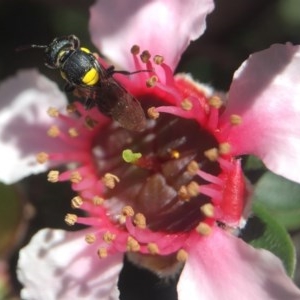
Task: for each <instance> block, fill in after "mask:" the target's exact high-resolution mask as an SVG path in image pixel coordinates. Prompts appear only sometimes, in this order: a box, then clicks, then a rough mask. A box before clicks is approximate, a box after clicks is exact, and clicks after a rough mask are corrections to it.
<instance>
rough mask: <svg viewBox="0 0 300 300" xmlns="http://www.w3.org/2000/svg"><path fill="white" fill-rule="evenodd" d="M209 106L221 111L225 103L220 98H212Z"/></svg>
mask: <svg viewBox="0 0 300 300" xmlns="http://www.w3.org/2000/svg"><path fill="white" fill-rule="evenodd" d="M208 104H209V105H210V106H212V107H214V108H216V109H219V108H220V107H221V106H222V105H223V101H222V99H221V98H220V97H219V96H212V97H211V98H210V99H208Z"/></svg>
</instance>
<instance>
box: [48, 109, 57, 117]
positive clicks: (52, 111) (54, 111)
mask: <svg viewBox="0 0 300 300" xmlns="http://www.w3.org/2000/svg"><path fill="white" fill-rule="evenodd" d="M47 114H48V115H49V116H50V117H52V118H57V117H58V116H59V111H58V109H57V108H55V107H49V108H48V110H47Z"/></svg>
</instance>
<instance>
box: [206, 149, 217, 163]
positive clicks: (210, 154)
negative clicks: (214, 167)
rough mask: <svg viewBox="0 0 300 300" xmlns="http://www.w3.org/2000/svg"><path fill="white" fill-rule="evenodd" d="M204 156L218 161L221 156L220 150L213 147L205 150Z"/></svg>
mask: <svg viewBox="0 0 300 300" xmlns="http://www.w3.org/2000/svg"><path fill="white" fill-rule="evenodd" d="M204 156H205V157H206V158H208V159H209V160H210V161H216V160H217V159H218V158H219V151H218V149H217V148H211V149H208V150H206V151H204Z"/></svg>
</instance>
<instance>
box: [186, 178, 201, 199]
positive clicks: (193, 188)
mask: <svg viewBox="0 0 300 300" xmlns="http://www.w3.org/2000/svg"><path fill="white" fill-rule="evenodd" d="M186 188H187V191H188V194H189V195H190V197H196V196H198V195H199V194H200V187H199V184H198V183H197V182H196V181H191V182H190V183H189V184H188V185H187V187H186Z"/></svg>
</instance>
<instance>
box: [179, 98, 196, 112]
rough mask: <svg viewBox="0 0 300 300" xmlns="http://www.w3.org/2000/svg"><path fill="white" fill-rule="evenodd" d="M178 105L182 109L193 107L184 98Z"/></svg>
mask: <svg viewBox="0 0 300 300" xmlns="http://www.w3.org/2000/svg"><path fill="white" fill-rule="evenodd" d="M180 106H181V108H182V109H184V110H187V111H189V110H191V109H192V108H193V103H192V102H191V101H190V100H189V99H184V100H183V101H182V102H181V103H180Z"/></svg>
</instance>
